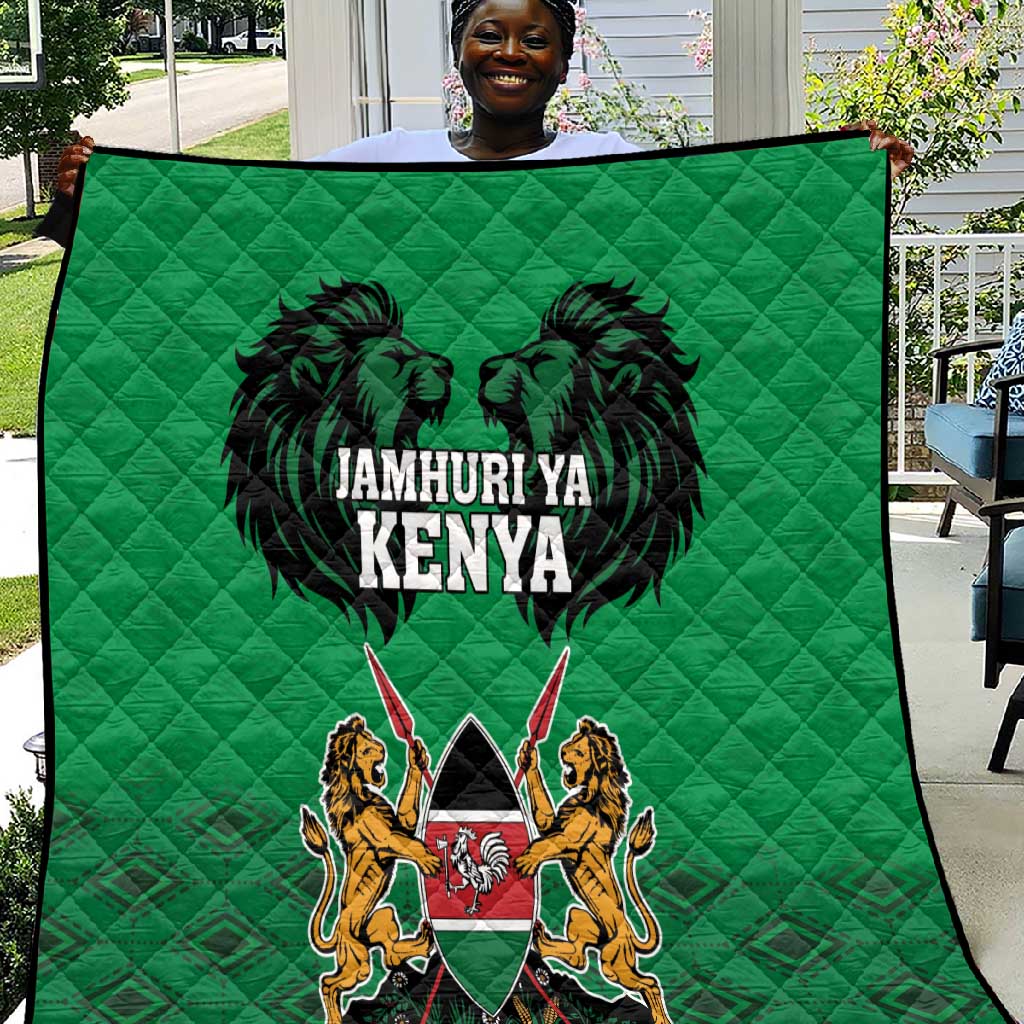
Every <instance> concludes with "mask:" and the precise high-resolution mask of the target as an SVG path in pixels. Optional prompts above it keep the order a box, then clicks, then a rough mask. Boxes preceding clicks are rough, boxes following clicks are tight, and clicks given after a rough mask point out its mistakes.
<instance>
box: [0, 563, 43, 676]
mask: <svg viewBox="0 0 1024 1024" xmlns="http://www.w3.org/2000/svg"><path fill="white" fill-rule="evenodd" d="M38 639H39V577H38V576H15V577H14V578H13V579H0V665H2V664H3V663H4V662H5V661H10V660H11V658H13V657H14V656H15V655H16V654H20V653H21V652H22V651H24V650H25V649H26V648H28V647H31V646H32V645H33V644H34V643H36V641H38Z"/></svg>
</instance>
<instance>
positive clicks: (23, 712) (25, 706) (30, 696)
mask: <svg viewBox="0 0 1024 1024" xmlns="http://www.w3.org/2000/svg"><path fill="white" fill-rule="evenodd" d="M0 494H2V495H3V499H2V500H0V538H2V542H0V577H9V576H33V575H35V574H36V573H38V571H39V551H38V541H37V535H38V534H37V522H36V507H37V500H36V440H35V438H34V437H28V438H4V439H3V440H0ZM43 723H44V718H43V658H42V648H41V647H40V646H39V645H38V644H36V646H35V647H33V648H31V649H30V650H28V651H25V653H24V654H20V655H19V656H18V657H17V658H15V659H14V660H13V661H9V662H8V663H7V664H6V665H0V827H3V826H4V825H6V824H7V820H8V810H9V807H8V804H7V801H6V800H4V799H2V797H3V794H5V793H8V792H10V791H11V790H14V789H18V788H23V789H30V790H32V798H33V800H34V802H35V803H36V804H37V805H41V804H42V802H43V795H44V793H43V787H42V786H41V785H40V784H39V783H37V782H36V776H35V759H34V758H33V757H32V755H31V754H28V753H26V752H25V750H23V749H22V745H23V744H24V742H25V740H27V739H28V738H29V737H30V736H34V735H35V734H36V733H37V732H41V731H42V729H43Z"/></svg>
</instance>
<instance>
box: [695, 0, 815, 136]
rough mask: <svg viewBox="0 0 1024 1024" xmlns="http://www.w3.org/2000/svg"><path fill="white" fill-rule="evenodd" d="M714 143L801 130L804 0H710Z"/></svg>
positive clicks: (802, 125) (786, 133)
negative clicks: (712, 5)
mask: <svg viewBox="0 0 1024 1024" xmlns="http://www.w3.org/2000/svg"><path fill="white" fill-rule="evenodd" d="M713 19H714V33H715V38H714V45H715V60H714V125H715V142H740V141H743V140H746V139H768V138H774V137H776V136H780V135H799V134H802V133H803V131H804V61H803V25H802V22H803V3H802V0H714V12H713Z"/></svg>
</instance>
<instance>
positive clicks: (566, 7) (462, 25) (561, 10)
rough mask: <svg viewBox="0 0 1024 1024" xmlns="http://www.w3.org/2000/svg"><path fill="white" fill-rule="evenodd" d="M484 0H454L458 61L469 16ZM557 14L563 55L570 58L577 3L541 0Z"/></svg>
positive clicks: (454, 36) (453, 20)
mask: <svg viewBox="0 0 1024 1024" xmlns="http://www.w3.org/2000/svg"><path fill="white" fill-rule="evenodd" d="M483 2H484V0H452V51H453V52H454V54H455V60H456V62H457V61H458V59H459V51H460V50H461V48H462V34H463V32H465V31H466V22H468V21H469V16H470V15H471V14H472V13H473V11H475V10H476V8H477V7H479V6H480V5H481V4H482V3H483ZM541 3H543V4H544V6H545V7H547V8H548V10H550V11H551V13H552V14H553V15H554V16H555V21H556V22H557V23H558V28H559V30H560V31H561V33H562V56H563V57H564V58H565V59H566V60H568V59H569V58H570V57H571V56H572V51H573V43H574V40H575V39H576V5H575V4H574V3H573V2H572V0H541Z"/></svg>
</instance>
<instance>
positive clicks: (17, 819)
mask: <svg viewBox="0 0 1024 1024" xmlns="http://www.w3.org/2000/svg"><path fill="white" fill-rule="evenodd" d="M7 800H8V802H9V804H10V808H11V817H10V822H9V823H8V825H7V827H6V828H0V1020H6V1019H7V1018H8V1017H9V1016H10V1015H11V1013H13V1011H14V1008H15V1007H16V1006H17V1005H18V1004H19V1003H20V1002H21V1001H22V1000H23V999H24V998H25V988H26V984H27V982H28V973H29V966H30V963H31V959H32V936H33V933H34V930H35V922H36V913H37V905H38V900H39V864H40V860H41V858H42V853H43V812H42V811H41V810H39V811H37V810H36V809H35V808H34V807H33V806H32V804H31V801H30V800H29V798H28V794H27V793H25V792H23V791H19V792H18V793H8V794H7Z"/></svg>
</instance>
